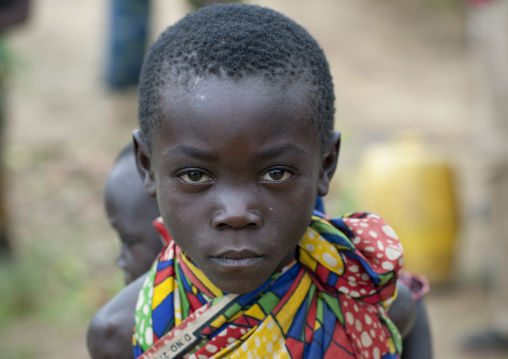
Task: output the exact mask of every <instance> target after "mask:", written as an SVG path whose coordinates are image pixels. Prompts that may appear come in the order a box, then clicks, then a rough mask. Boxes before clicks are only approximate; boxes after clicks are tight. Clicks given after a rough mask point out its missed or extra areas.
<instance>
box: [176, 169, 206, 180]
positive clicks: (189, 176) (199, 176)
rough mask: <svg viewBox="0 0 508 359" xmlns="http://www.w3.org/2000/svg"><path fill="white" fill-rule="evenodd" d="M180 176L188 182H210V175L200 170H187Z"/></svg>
mask: <svg viewBox="0 0 508 359" xmlns="http://www.w3.org/2000/svg"><path fill="white" fill-rule="evenodd" d="M180 178H181V179H182V180H184V181H185V182H188V183H203V182H210V177H209V176H207V175H205V174H204V173H203V172H201V171H188V172H186V173H184V174H183V175H181V176H180Z"/></svg>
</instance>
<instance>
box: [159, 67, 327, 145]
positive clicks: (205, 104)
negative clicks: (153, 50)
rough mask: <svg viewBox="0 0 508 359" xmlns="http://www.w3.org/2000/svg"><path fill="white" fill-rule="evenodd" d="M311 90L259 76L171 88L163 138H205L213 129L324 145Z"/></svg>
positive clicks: (164, 95) (164, 102) (166, 91)
mask: <svg viewBox="0 0 508 359" xmlns="http://www.w3.org/2000/svg"><path fill="white" fill-rule="evenodd" d="M308 89H309V86H308V84H307V83H306V82H305V81H304V80H302V81H299V82H294V83H292V84H288V83H287V82H276V81H272V80H267V79H264V78H263V77H255V76H254V77H247V78H243V79H240V80H233V79H221V78H218V77H215V76H208V77H204V78H202V77H196V78H195V79H194V80H193V81H191V82H190V83H188V84H187V85H185V86H182V85H167V86H166V87H164V88H163V89H162V90H161V93H160V95H161V96H160V99H161V103H160V109H161V111H160V118H159V123H160V125H162V126H163V127H164V130H163V132H167V131H169V132H172V133H174V134H175V136H179V137H182V136H185V135H186V133H187V131H186V130H190V132H203V131H202V130H203V128H204V127H211V128H212V129H213V130H216V129H217V128H221V129H222V130H224V131H227V132H228V133H231V132H238V133H244V134H245V133H250V134H251V136H253V137H255V136H256V135H259V134H260V133H259V130H268V131H271V132H272V133H271V135H272V137H273V136H280V137H284V136H287V134H288V132H294V131H300V132H303V133H302V135H305V136H306V137H308V140H309V141H310V142H315V141H318V142H319V133H318V132H317V131H316V130H315V129H314V126H313V122H312V107H311V103H312V101H311V96H310V94H309V90H308ZM157 132H158V131H157V130H156V131H155V134H152V142H154V140H155V141H156V137H157ZM159 132H160V131H159ZM206 134H207V132H205V133H204V135H206ZM205 137H206V136H205Z"/></svg>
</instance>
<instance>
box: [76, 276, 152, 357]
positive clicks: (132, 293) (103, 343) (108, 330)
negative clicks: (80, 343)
mask: <svg viewBox="0 0 508 359" xmlns="http://www.w3.org/2000/svg"><path fill="white" fill-rule="evenodd" d="M146 276H147V274H144V275H142V276H141V277H139V278H138V279H136V280H135V281H134V282H132V283H131V284H129V285H128V286H127V287H125V288H124V289H123V290H122V291H121V292H120V293H118V294H117V295H116V296H115V297H114V298H113V299H111V300H110V301H109V302H108V303H106V304H105V305H104V306H103V307H102V308H101V309H100V310H99V311H98V312H97V313H96V314H95V316H94V317H93V319H92V321H91V322H90V325H89V327H88V332H87V338H86V341H87V346H88V351H89V353H90V356H91V357H92V358H93V359H116V358H119V359H120V358H121V359H125V358H133V349H132V327H133V325H134V311H135V308H136V302H137V299H138V293H139V291H140V290H141V287H142V286H143V282H144V281H145V278H146Z"/></svg>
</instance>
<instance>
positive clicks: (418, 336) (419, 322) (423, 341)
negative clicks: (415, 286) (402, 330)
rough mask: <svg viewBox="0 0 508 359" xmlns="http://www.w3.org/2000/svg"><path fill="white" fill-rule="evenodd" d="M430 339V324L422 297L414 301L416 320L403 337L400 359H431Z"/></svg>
mask: <svg viewBox="0 0 508 359" xmlns="http://www.w3.org/2000/svg"><path fill="white" fill-rule="evenodd" d="M431 358H432V340H431V335H430V326H429V321H428V318H427V312H426V310H425V303H424V301H423V298H422V299H419V300H417V301H416V321H415V324H414V326H413V329H412V330H411V331H410V332H409V333H408V334H407V336H406V337H405V338H404V350H403V352H402V359H431Z"/></svg>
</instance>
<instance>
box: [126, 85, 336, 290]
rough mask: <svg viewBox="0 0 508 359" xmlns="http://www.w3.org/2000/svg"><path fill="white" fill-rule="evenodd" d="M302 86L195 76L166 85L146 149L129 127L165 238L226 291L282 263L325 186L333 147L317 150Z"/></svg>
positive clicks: (253, 283) (249, 284)
mask: <svg viewBox="0 0 508 359" xmlns="http://www.w3.org/2000/svg"><path fill="white" fill-rule="evenodd" d="M304 91H305V88H304V87H297V86H294V87H293V90H292V91H291V92H290V93H288V92H285V91H283V90H281V88H280V87H279V86H275V85H273V84H270V83H265V82H263V81H262V80H259V81H258V79H257V78H247V79H244V80H241V81H240V82H234V81H232V80H224V79H222V80H220V79H216V78H205V79H201V80H199V81H198V80H196V82H195V83H194V86H193V87H192V89H190V90H182V89H181V88H178V87H177V88H168V89H167V90H166V91H165V93H164V94H165V99H164V100H163V101H162V103H161V106H162V112H163V115H162V116H161V118H162V120H161V124H160V125H161V126H160V128H157V129H156V130H155V131H154V134H153V135H152V138H151V145H152V151H151V155H149V156H148V154H147V152H146V145H145V144H143V143H142V142H141V140H140V139H139V133H137V134H136V133H135V138H136V139H137V141H138V142H139V143H138V149H137V157H138V166H140V167H141V169H142V170H145V171H146V177H145V187H146V188H147V190H148V192H151V193H152V194H154V195H156V196H157V200H158V203H159V208H160V211H161V215H162V217H163V219H164V223H165V225H166V227H167V229H168V231H169V233H170V235H171V237H172V238H173V240H174V241H175V242H176V243H177V244H178V245H179V246H180V247H181V248H182V250H183V251H184V252H185V253H186V254H187V255H188V256H189V257H190V258H191V259H192V261H193V262H194V263H195V264H196V265H197V266H198V267H199V268H200V269H201V270H202V271H203V272H204V273H205V275H206V276H207V277H208V278H209V279H210V280H211V281H212V282H213V283H214V284H215V285H216V286H217V287H219V288H220V289H222V290H223V291H225V292H228V293H247V292H250V291H252V290H255V289H256V288H258V287H259V286H260V285H261V284H262V283H263V282H264V281H265V280H266V279H268V277H269V276H270V275H271V274H273V273H274V272H275V271H276V270H278V269H280V268H282V267H283V266H284V265H285V264H287V263H288V262H289V261H290V260H291V258H293V256H294V254H295V248H296V245H297V243H298V241H299V240H300V238H301V237H302V236H303V234H304V232H305V230H306V228H307V226H308V225H309V222H310V218H311V215H312V210H313V207H314V204H315V202H316V196H317V195H318V192H319V194H321V195H324V194H326V189H325V188H327V186H328V178H325V177H327V175H330V172H329V169H328V168H325V167H330V164H331V166H332V167H333V168H335V163H336V153H335V154H334V159H332V160H330V156H327V155H323V154H322V151H321V142H320V140H319V135H318V133H317V132H316V131H315V130H314V129H313V127H312V125H311V119H310V117H309V111H308V106H307V98H306V97H305V92H304ZM324 158H326V159H324ZM332 172H333V171H332ZM318 188H319V191H318Z"/></svg>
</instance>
